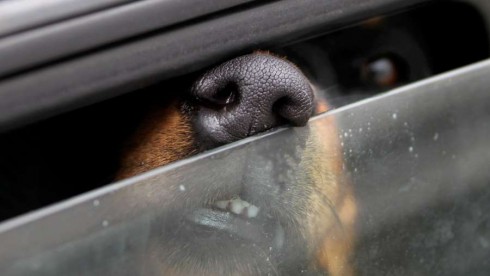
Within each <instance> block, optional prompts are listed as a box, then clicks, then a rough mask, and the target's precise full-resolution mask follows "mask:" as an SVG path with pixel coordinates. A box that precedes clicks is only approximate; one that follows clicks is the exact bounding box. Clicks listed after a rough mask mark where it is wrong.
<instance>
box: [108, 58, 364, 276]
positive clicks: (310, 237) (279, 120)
mask: <svg viewBox="0 0 490 276" xmlns="http://www.w3.org/2000/svg"><path fill="white" fill-rule="evenodd" d="M315 93H316V92H315V89H314V85H313V84H312V83H311V82H310V81H309V80H308V78H307V77H305V75H304V74H303V73H302V71H301V70H300V69H299V68H298V67H297V66H296V65H295V64H293V63H292V62H290V61H288V60H287V59H285V58H282V57H278V56H275V55H274V54H271V53H269V52H263V51H260V52H254V53H252V54H248V55H245V56H241V57H237V58H234V59H232V60H229V61H227V62H224V63H223V64H220V65H218V66H216V67H214V68H211V69H209V70H207V71H206V72H205V73H204V74H202V75H201V76H200V77H198V78H197V79H196V80H195V81H194V82H193V84H192V87H191V89H190V91H189V93H185V95H184V96H182V95H179V96H175V95H170V96H168V97H166V96H164V97H162V98H160V99H159V100H158V101H154V103H153V105H152V106H150V107H148V108H147V110H148V111H147V112H146V115H145V116H144V118H143V119H142V120H141V123H139V125H138V127H137V128H136V130H135V131H134V133H133V134H132V135H131V138H129V139H128V141H127V143H126V144H125V146H124V150H123V152H122V155H121V159H120V160H121V164H120V167H119V171H118V173H117V176H116V179H117V180H121V179H125V178H128V177H131V176H135V175H138V174H140V173H143V172H145V171H148V170H151V169H154V168H157V167H160V166H164V165H166V164H169V163H171V162H174V161H177V160H180V159H183V158H186V157H189V156H191V155H194V154H197V153H200V152H203V151H205V150H208V149H211V148H214V147H217V146H221V145H224V144H227V143H231V142H234V141H237V140H239V139H242V138H246V137H248V136H251V135H254V134H257V133H260V132H263V131H266V130H269V129H271V128H273V127H276V126H279V125H282V124H286V123H288V124H290V125H292V126H296V127H303V129H304V130H305V133H306V134H305V135H303V136H302V137H300V138H298V139H299V140H298V141H297V142H298V143H299V144H301V145H300V146H299V147H296V148H297V149H295V150H293V151H294V152H293V153H292V155H293V157H292V158H293V159H295V161H294V162H293V163H295V164H296V165H294V166H293V167H288V166H289V164H287V162H285V164H286V165H285V166H283V167H284V168H283V169H284V170H288V171H290V172H292V174H293V176H290V179H288V180H287V181H285V183H283V184H277V185H283V187H280V188H278V187H277V185H276V184H271V183H269V182H270V181H268V180H267V179H265V178H263V177H262V176H263V175H264V174H265V175H266V176H271V174H270V173H269V172H268V171H266V172H265V171H262V172H260V171H258V170H260V168H259V167H260V166H257V167H256V168H255V169H253V170H251V171H249V172H248V175H249V176H248V181H246V183H245V184H244V187H243V189H242V191H241V192H240V193H239V194H235V195H227V196H222V198H213V199H212V200H211V201H213V200H214V202H212V203H211V206H212V207H209V206H207V207H206V208H204V209H198V210H196V211H195V212H193V213H191V214H190V215H187V216H185V218H178V219H176V220H175V221H174V222H172V223H167V225H170V226H166V227H164V228H165V229H163V230H161V234H160V237H161V239H160V240H158V241H155V242H153V243H152V244H153V245H152V246H151V249H150V250H149V253H148V254H149V257H148V258H151V259H152V260H153V262H154V263H158V264H159V265H158V267H157V268H155V270H154V271H152V273H155V274H162V275H218V274H220V275H266V274H269V275H284V274H287V275H296V274H301V273H303V274H306V275H311V274H313V275H317V274H328V275H353V274H354V272H355V269H354V267H353V265H352V263H351V257H352V256H351V255H352V251H353V250H354V245H355V220H356V214H357V206H356V202H355V198H354V195H353V192H352V187H351V186H350V185H349V182H348V180H347V179H345V177H344V176H343V173H342V167H343V160H342V154H341V147H340V141H339V134H338V131H337V127H336V123H335V121H334V120H333V119H326V120H325V123H322V124H315V125H314V126H305V125H307V122H308V120H309V118H310V117H311V116H312V115H313V114H314V113H319V112H323V111H325V110H328V108H329V103H328V102H327V101H326V100H325V99H326V98H325V97H318V96H315ZM254 162H256V163H258V164H260V163H261V162H262V163H264V164H266V163H267V162H268V159H267V157H265V159H264V158H262V159H260V158H256V160H255V161H254ZM298 164H299V165H298ZM276 176H277V175H276ZM266 183H267V184H266ZM207 185H212V184H211V183H209V184H207ZM209 221H211V222H212V223H211V224H210V223H209ZM184 224H185V226H183V225H184ZM210 225H211V226H210ZM251 225H252V226H251ZM203 226H204V228H203ZM176 229H178V231H177V230H176ZM183 229H184V230H183ZM203 229H204V230H203ZM201 230H202V231H201ZM186 231H188V232H186ZM201 232H205V233H206V235H205V236H204V237H203V236H202V233H201ZM255 232H258V233H255ZM183 233H186V234H183ZM182 236H184V237H185V238H182Z"/></svg>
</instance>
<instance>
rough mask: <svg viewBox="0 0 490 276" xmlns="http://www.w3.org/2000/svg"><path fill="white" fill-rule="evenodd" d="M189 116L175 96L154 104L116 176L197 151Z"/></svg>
mask: <svg viewBox="0 0 490 276" xmlns="http://www.w3.org/2000/svg"><path fill="white" fill-rule="evenodd" d="M194 145H195V142H194V138H193V133H192V129H191V126H190V123H189V118H188V117H186V116H185V115H184V113H183V112H181V110H180V106H179V102H178V101H176V100H174V101H172V102H171V103H170V104H168V105H166V106H163V107H162V106H155V107H152V108H151V111H149V112H148V115H147V116H146V118H145V119H144V121H143V122H142V123H141V125H140V127H139V128H138V129H137V130H136V132H135V133H134V134H133V136H132V137H131V138H130V140H129V142H128V143H127V145H126V147H125V149H124V152H123V155H122V157H121V166H120V170H119V172H118V173H117V176H116V179H124V178H128V177H131V176H134V175H137V174H140V173H143V172H146V171H149V170H151V169H154V168H157V167H160V166H163V165H166V164H168V163H170V162H173V161H176V160H180V159H183V158H185V157H187V156H190V155H192V154H193V153H195V151H196V150H195V147H194Z"/></svg>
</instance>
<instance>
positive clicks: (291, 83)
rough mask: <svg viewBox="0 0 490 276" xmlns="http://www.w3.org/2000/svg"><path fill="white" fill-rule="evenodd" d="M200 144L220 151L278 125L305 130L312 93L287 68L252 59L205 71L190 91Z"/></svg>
mask: <svg viewBox="0 0 490 276" xmlns="http://www.w3.org/2000/svg"><path fill="white" fill-rule="evenodd" d="M192 95H193V96H194V98H195V99H196V100H197V102H198V107H197V109H196V114H195V118H194V123H195V127H196V129H197V135H198V136H199V137H198V138H199V140H201V141H202V142H203V143H204V144H208V145H211V146H216V145H221V144H225V143H229V142H233V141H236V140H238V139H241V138H244V137H247V136H250V135H253V134H255V133H258V132H261V131H264V130H267V129H270V128H272V127H274V126H277V125H279V124H282V123H290V124H292V125H295V126H301V125H305V124H306V123H307V121H308V119H309V118H310V116H311V115H312V112H313V105H314V99H313V91H312V89H311V86H310V84H309V82H308V80H307V79H306V77H305V76H304V75H303V74H302V73H301V71H300V70H299V69H298V68H297V67H296V66H295V65H293V64H292V63H290V62H288V61H286V60H283V59H281V58H278V57H275V56H272V55H269V54H265V53H255V54H250V55H246V56H242V57H238V58H235V59H232V60H230V61H228V62H225V63H223V64H221V65H219V66H217V67H215V68H213V69H211V70H209V71H207V72H206V73H205V74H204V75H203V76H202V77H201V78H199V79H198V81H197V82H196V83H195V85H194V86H193V88H192Z"/></svg>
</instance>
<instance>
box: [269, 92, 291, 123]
mask: <svg viewBox="0 0 490 276" xmlns="http://www.w3.org/2000/svg"><path fill="white" fill-rule="evenodd" d="M291 105H292V100H291V98H289V97H287V96H285V97H281V98H279V99H278V100H277V101H276V102H274V104H272V114H275V115H278V116H279V117H280V118H281V119H283V120H285V121H289V118H288V117H289V112H286V111H287V110H286V109H287V108H286V107H287V106H291Z"/></svg>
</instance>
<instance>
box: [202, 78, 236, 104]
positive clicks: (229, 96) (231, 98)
mask: <svg viewBox="0 0 490 276" xmlns="http://www.w3.org/2000/svg"><path fill="white" fill-rule="evenodd" d="M196 96H197V99H198V101H199V102H201V104H203V105H205V106H207V107H209V108H212V109H221V108H224V107H226V106H231V105H235V104H236V103H237V101H238V84H236V83H235V82H227V83H226V84H224V85H221V86H218V87H216V88H214V89H208V90H207V91H206V92H202V91H201V92H200V93H197V94H196Z"/></svg>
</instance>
